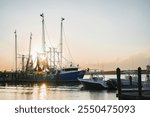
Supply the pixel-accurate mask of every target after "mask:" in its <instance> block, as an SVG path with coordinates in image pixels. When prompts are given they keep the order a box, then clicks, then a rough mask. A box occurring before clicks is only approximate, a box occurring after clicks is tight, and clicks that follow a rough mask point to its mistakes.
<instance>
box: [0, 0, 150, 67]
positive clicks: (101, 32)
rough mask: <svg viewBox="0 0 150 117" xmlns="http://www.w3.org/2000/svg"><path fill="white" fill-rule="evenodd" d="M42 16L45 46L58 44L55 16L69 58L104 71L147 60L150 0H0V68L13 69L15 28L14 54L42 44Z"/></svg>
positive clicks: (149, 61)
mask: <svg viewBox="0 0 150 117" xmlns="http://www.w3.org/2000/svg"><path fill="white" fill-rule="evenodd" d="M41 13H44V15H45V24H46V42H47V47H49V46H56V47H58V44H59V39H60V18H61V17H64V18H65V21H64V31H65V37H66V40H67V43H68V45H69V48H70V51H71V54H72V56H73V58H74V62H75V63H76V64H79V65H80V66H81V67H83V68H86V67H91V68H99V69H104V70H115V69H116V68H117V67H121V68H122V69H133V68H137V67H138V66H141V67H142V68H145V66H146V65H147V64H150V0H0V14H1V15H0V53H1V55H0V70H4V69H14V56H15V55H14V43H15V41H14V40H15V39H14V31H15V29H16V30H17V35H18V51H19V52H18V53H20V54H27V53H28V46H29V36H30V32H32V33H33V41H32V53H36V52H38V51H39V50H40V49H41V42H42V41H41V37H42V34H41V27H42V26H41V17H40V14H41Z"/></svg>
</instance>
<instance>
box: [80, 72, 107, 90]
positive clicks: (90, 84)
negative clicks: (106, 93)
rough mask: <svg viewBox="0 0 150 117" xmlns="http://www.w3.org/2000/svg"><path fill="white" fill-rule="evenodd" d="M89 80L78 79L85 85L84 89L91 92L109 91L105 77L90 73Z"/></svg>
mask: <svg viewBox="0 0 150 117" xmlns="http://www.w3.org/2000/svg"><path fill="white" fill-rule="evenodd" d="M89 73H90V77H89V78H84V79H82V78H78V80H79V81H80V82H81V84H82V85H83V88H84V89H91V90H104V89H108V85H107V81H105V76H104V75H102V76H100V74H98V72H96V71H94V72H89Z"/></svg>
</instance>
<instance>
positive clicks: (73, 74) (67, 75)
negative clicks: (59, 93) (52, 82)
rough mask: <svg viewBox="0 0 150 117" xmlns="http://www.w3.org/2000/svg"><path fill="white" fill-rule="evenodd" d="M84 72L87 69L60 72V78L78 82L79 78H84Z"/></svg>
mask: <svg viewBox="0 0 150 117" xmlns="http://www.w3.org/2000/svg"><path fill="white" fill-rule="evenodd" d="M84 74H85V70H81V71H65V72H60V74H59V78H58V80H60V81H66V82H67V81H69V82H78V78H83V77H84Z"/></svg>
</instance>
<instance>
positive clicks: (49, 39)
mask: <svg viewBox="0 0 150 117" xmlns="http://www.w3.org/2000/svg"><path fill="white" fill-rule="evenodd" d="M45 30H46V35H47V37H48V41H49V43H50V46H51V47H52V48H53V47H54V46H53V44H52V42H51V40H50V36H49V34H48V31H47V27H46V25H45ZM46 46H47V47H48V45H47V44H46Z"/></svg>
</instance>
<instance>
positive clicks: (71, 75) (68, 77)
mask: <svg viewBox="0 0 150 117" xmlns="http://www.w3.org/2000/svg"><path fill="white" fill-rule="evenodd" d="M64 20H65V18H61V37H60V61H59V65H60V68H57V69H55V71H54V72H52V78H51V79H52V80H53V81H56V82H79V81H78V78H79V77H80V78H83V77H84V74H85V70H83V69H79V65H77V66H74V65H73V64H72V62H70V65H69V67H63V66H62V58H63V56H62V54H63V47H62V46H63V36H62V30H63V21H64Z"/></svg>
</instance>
